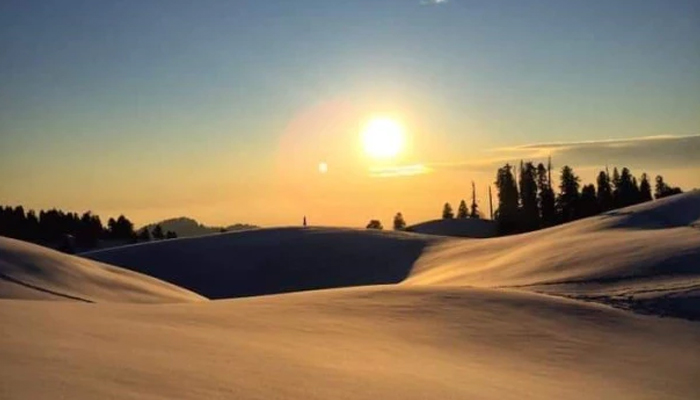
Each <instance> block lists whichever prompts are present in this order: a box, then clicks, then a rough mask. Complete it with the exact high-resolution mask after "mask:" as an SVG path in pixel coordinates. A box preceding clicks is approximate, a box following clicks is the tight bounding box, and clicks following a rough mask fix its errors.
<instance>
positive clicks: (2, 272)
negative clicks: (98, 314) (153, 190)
mask: <svg viewBox="0 0 700 400" xmlns="http://www.w3.org/2000/svg"><path fill="white" fill-rule="evenodd" d="M0 299H32V300H72V301H83V302H103V301H106V302H135V303H168V302H189V301H201V300H205V299H204V298H203V297H201V296H199V295H196V294H194V293H192V292H190V291H187V290H184V289H182V288H179V287H177V286H174V285H171V284H168V283H165V282H163V281H159V280H157V279H155V278H153V277H150V276H146V275H142V274H138V273H135V272H132V271H128V270H124V269H121V268H116V267H113V266H110V265H106V264H103V263H99V262H95V261H90V260H86V259H84V258H80V257H75V256H71V255H67V254H64V253H60V252H57V251H54V250H51V249H48V248H46V247H41V246H38V245H35V244H30V243H26V242H22V241H19V240H15V239H9V238H5V237H0Z"/></svg>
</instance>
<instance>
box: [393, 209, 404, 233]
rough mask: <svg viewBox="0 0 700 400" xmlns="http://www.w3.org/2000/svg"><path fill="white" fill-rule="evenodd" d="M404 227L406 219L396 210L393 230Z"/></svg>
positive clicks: (399, 229)
mask: <svg viewBox="0 0 700 400" xmlns="http://www.w3.org/2000/svg"><path fill="white" fill-rule="evenodd" d="M404 229H406V221H405V220H404V219H403V215H402V214H401V213H400V212H398V213H396V215H395V216H394V230H395V231H402V230H404Z"/></svg>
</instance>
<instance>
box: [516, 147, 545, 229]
mask: <svg viewBox="0 0 700 400" xmlns="http://www.w3.org/2000/svg"><path fill="white" fill-rule="evenodd" d="M519 183H520V205H521V213H520V214H521V218H522V224H523V226H522V227H523V230H525V231H531V230H535V229H537V228H538V227H539V219H540V216H539V207H538V204H537V203H538V202H537V170H536V169H535V166H534V165H533V164H532V163H531V162H527V163H525V164H523V163H522V161H521V162H520V180H519Z"/></svg>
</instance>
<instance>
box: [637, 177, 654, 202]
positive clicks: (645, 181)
mask: <svg viewBox="0 0 700 400" xmlns="http://www.w3.org/2000/svg"><path fill="white" fill-rule="evenodd" d="M639 200H640V201H642V202H646V201H651V200H653V197H652V196H651V184H650V183H649V177H648V176H647V174H646V173H643V174H642V176H641V181H640V182H639Z"/></svg>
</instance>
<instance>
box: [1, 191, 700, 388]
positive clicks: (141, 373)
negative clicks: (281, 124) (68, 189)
mask: <svg viewBox="0 0 700 400" xmlns="http://www.w3.org/2000/svg"><path fill="white" fill-rule="evenodd" d="M698 218H700V193H698V192H693V193H687V194H684V195H680V196H675V197H670V198H668V199H664V200H661V201H655V202H652V203H648V204H644V205H639V206H635V207H631V208H627V209H623V210H619V211H615V212H611V213H608V214H605V215H601V216H598V217H593V218H588V219H585V220H580V221H576V222H574V223H570V224H567V225H563V226H559V227H555V228H551V229H547V230H543V231H539V232H532V233H528V234H523V235H516V236H510V237H501V238H492V239H458V238H449V237H441V236H427V235H420V234H415V233H405V232H378V231H371V230H352V229H337V228H277V229H260V230H253V231H245V232H238V233H228V234H222V235H210V236H206V237H198V238H185V239H176V240H171V241H163V242H156V243H145V244H138V245H133V246H125V247H121V248H115V249H110V250H104V251H98V252H93V253H90V254H88V256H89V257H91V258H95V259H100V260H108V259H109V260H113V261H115V262H117V261H118V262H120V263H123V264H124V265H128V266H129V268H132V269H134V270H138V271H143V272H148V273H152V274H154V275H156V276H160V277H161V278H163V279H167V280H169V281H171V282H174V281H176V282H177V283H178V284H179V285H182V286H183V287H188V288H191V289H193V290H196V291H197V292H199V293H200V294H204V295H206V296H208V297H216V298H221V300H216V301H208V302H206V301H205V302H193V303H182V304H155V305H149V306H144V305H139V304H128V303H121V304H120V303H113V302H100V303H98V304H83V303H80V302H68V301H64V302H47V301H44V302H37V301H23V300H18V298H19V297H20V296H14V297H13V298H12V299H0V320H2V321H3V334H2V335H0V358H2V359H3V360H4V361H6V362H4V363H1V364H0V375H1V376H3V384H2V386H1V387H0V397H2V398H7V399H23V398H47V397H59V398H72V399H92V398H105V397H118V398H124V399H130V398H133V399H137V398H138V399H162V398H174V397H176V398H181V399H200V398H236V399H268V398H278V399H312V400H313V399H327V398H333V399H377V398H381V399H390V400H391V399H409V400H410V399H425V398H459V399H462V398H464V399H471V398H478V399H486V400H490V399H522V398H530V399H552V398H565V399H573V400H577V399H590V398H595V399H635V400H636V399H649V400H651V399H688V398H697V397H698V395H699V394H700V382H698V380H697V366H698V365H700V352H698V351H696V349H697V348H698V346H699V345H700V341H699V340H700V322H696V321H688V320H683V319H679V318H659V317H658V316H656V315H654V316H649V315H642V314H640V312H641V313H653V314H657V315H672V316H677V317H682V318H685V319H696V317H697V314H695V311H694V310H697V309H698V304H697V302H696V300H697V292H698V287H699V286H700V281H699V280H698V276H699V275H700V274H699V273H698V272H699V271H698V266H699V265H700V231H699V230H698V229H697V223H698ZM15 242H16V241H15ZM7 243H10V244H11V246H7V245H6V246H5V247H4V248H11V249H14V250H13V252H12V253H11V254H13V257H14V258H11V259H12V260H14V264H13V265H15V264H17V263H18V262H24V263H27V265H34V266H36V265H38V266H39V267H40V268H39V267H37V268H33V269H30V268H29V267H24V268H25V270H26V277H32V276H33V277H34V278H33V279H35V280H36V281H33V282H31V284H33V285H34V284H36V285H37V286H39V285H48V284H53V285H54V287H52V288H51V289H52V290H53V289H54V288H59V287H60V288H61V289H62V290H66V285H64V284H63V281H64V280H67V281H68V282H80V285H78V286H77V287H75V288H73V289H72V291H69V292H68V293H70V294H71V295H73V294H75V295H82V296H85V295H86V294H85V293H84V292H78V290H87V289H85V288H83V285H87V288H89V285H90V284H91V283H93V281H92V279H77V278H76V277H75V276H74V275H73V274H72V273H71V275H70V276H69V277H66V278H65V279H57V278H53V276H54V274H56V273H57V271H58V272H59V275H58V276H62V275H61V274H63V273H64V272H63V271H64V269H63V267H60V265H59V267H60V268H58V269H56V268H55V265H56V264H55V262H56V259H55V257H54V256H55V254H53V253H42V252H36V251H19V250H17V248H18V246H20V244H19V243H14V242H7ZM29 246H31V245H29ZM35 250H36V249H35ZM2 254H10V253H8V252H7V251H3V253H2ZM61 256H64V255H61ZM65 257H69V258H68V259H67V260H73V259H74V257H70V256H65ZM5 259H8V257H5ZM83 261H84V262H86V263H90V264H89V265H94V263H93V262H92V261H88V260H83ZM99 265H100V266H104V264H99ZM104 268H107V269H111V268H114V267H107V266H104ZM115 269H116V268H115ZM116 270H117V271H123V270H120V269H116ZM69 271H73V270H69ZM138 276H142V275H138ZM50 278H51V279H50ZM56 282H58V283H56ZM110 282H113V281H111V278H110ZM156 282H158V281H156ZM397 282H401V283H398V284H395V283H397ZM9 283H11V282H5V283H3V285H5V284H9ZM59 283H60V284H61V285H62V286H59ZM375 283H379V284H382V285H375V286H359V287H344V288H340V287H339V286H352V285H369V284H375ZM113 286H114V283H110V287H113ZM323 287H336V288H335V289H327V290H315V291H303V292H297V293H285V294H275V293H279V292H287V291H300V290H306V289H313V288H323ZM69 289H70V287H69ZM3 290H5V289H4V287H3ZM120 292H123V290H121V289H120ZM252 294H271V295H268V296H256V297H247V298H239V299H226V298H227V297H232V296H248V295H252ZM581 300H585V301H581ZM599 303H605V304H599ZM606 304H610V305H614V306H616V307H618V308H622V309H616V308H613V307H609V306H608V305H606ZM630 309H631V310H634V311H636V312H630V311H628V310H630ZM56 316H60V317H56ZM67 377H68V378H67ZM37 381H40V382H41V385H37V384H36V382H37Z"/></svg>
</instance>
